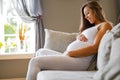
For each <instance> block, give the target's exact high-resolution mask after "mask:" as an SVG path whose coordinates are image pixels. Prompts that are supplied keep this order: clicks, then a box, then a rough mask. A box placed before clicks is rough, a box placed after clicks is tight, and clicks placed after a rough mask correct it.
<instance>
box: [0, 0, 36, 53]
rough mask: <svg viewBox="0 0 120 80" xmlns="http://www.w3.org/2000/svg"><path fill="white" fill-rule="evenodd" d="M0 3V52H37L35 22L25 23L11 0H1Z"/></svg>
mask: <svg viewBox="0 0 120 80" xmlns="http://www.w3.org/2000/svg"><path fill="white" fill-rule="evenodd" d="M0 4H2V5H0V10H1V11H0V12H1V14H0V45H1V43H2V48H1V46H0V51H2V53H1V52H0V54H7V53H9V54H11V53H29V52H30V53H32V52H35V30H34V23H32V22H31V23H24V22H23V21H22V20H21V19H20V17H19V16H18V14H17V13H16V11H15V9H14V8H13V7H12V5H11V4H10V0H1V1H0ZM31 34H32V35H31Z"/></svg>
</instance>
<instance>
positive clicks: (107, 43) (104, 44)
mask: <svg viewBox="0 0 120 80" xmlns="http://www.w3.org/2000/svg"><path fill="white" fill-rule="evenodd" d="M112 37H113V34H112V33H111V32H110V31H107V32H106V33H105V34H104V36H103V38H102V40H101V42H100V45H99V49H98V58H97V68H98V70H100V69H102V68H104V66H105V65H106V64H107V62H108V60H109V54H110V50H111V40H112Z"/></svg>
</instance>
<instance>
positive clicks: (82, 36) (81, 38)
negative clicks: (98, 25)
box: [77, 34, 88, 42]
mask: <svg viewBox="0 0 120 80" xmlns="http://www.w3.org/2000/svg"><path fill="white" fill-rule="evenodd" d="M77 39H78V40H80V41H83V42H87V41H88V39H87V38H86V37H85V35H84V34H79V35H78V36H77Z"/></svg>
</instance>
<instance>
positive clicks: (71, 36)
mask: <svg viewBox="0 0 120 80" xmlns="http://www.w3.org/2000/svg"><path fill="white" fill-rule="evenodd" d="M76 35H77V33H68V32H62V31H55V30H50V29H45V44H44V48H47V49H52V50H55V51H58V52H62V53H63V52H64V51H65V50H66V48H67V46H68V45H69V44H70V43H71V42H73V41H74V40H75V39H76Z"/></svg>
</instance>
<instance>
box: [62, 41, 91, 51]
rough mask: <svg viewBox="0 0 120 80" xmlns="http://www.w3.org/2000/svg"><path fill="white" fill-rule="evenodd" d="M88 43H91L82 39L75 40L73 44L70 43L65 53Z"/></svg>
mask: <svg viewBox="0 0 120 80" xmlns="http://www.w3.org/2000/svg"><path fill="white" fill-rule="evenodd" d="M88 45H90V43H88V42H83V41H80V40H75V41H73V42H72V43H71V44H69V45H68V47H67V49H66V51H65V52H64V53H66V52H68V51H71V50H75V49H80V48H83V47H85V46H88Z"/></svg>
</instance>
